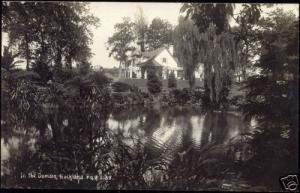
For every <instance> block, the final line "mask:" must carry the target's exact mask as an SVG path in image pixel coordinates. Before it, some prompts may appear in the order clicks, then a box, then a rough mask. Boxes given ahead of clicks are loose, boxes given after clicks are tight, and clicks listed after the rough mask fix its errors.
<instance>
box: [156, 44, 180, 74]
mask: <svg viewBox="0 0 300 193" xmlns="http://www.w3.org/2000/svg"><path fill="white" fill-rule="evenodd" d="M154 61H155V62H157V63H158V64H160V65H162V66H164V67H167V68H168V69H170V70H178V64H177V62H176V60H175V59H174V57H173V56H172V55H171V54H170V52H169V51H168V50H167V49H166V48H165V49H164V50H163V51H161V52H160V53H159V54H158V55H157V56H156V57H155V58H154Z"/></svg>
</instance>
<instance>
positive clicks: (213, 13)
mask: <svg viewBox="0 0 300 193" xmlns="http://www.w3.org/2000/svg"><path fill="white" fill-rule="evenodd" d="M233 8H234V5H233V4H216V3H209V4H201V3H185V4H184V5H183V6H182V8H181V12H186V18H189V17H190V18H191V19H192V20H193V21H194V22H195V25H196V26H197V27H198V30H199V32H200V33H201V35H200V36H199V37H200V38H199V42H200V43H199V46H200V47H199V48H200V51H199V57H200V61H201V62H202V63H204V88H205V93H206V96H207V97H208V98H209V99H210V101H211V102H212V104H213V105H214V106H215V107H217V108H218V107H220V105H222V104H223V103H226V99H227V95H228V91H229V90H228V89H229V87H230V85H231V82H232V81H231V80H232V78H233V72H234V68H235V66H236V65H237V49H236V44H235V42H234V39H233V36H232V35H230V34H229V30H230V26H229V18H230V17H231V16H233Z"/></svg>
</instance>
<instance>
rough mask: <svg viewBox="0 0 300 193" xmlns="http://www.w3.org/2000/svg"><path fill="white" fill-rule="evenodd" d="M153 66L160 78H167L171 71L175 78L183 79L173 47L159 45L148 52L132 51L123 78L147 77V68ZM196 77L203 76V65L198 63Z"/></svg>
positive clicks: (181, 69)
mask: <svg viewBox="0 0 300 193" xmlns="http://www.w3.org/2000/svg"><path fill="white" fill-rule="evenodd" d="M150 67H151V68H155V69H156V72H157V75H158V76H159V77H160V78H162V79H167V78H168V76H169V74H170V73H171V72H174V75H175V78H177V79H184V73H183V68H182V66H180V64H179V62H178V60H177V58H176V57H174V55H173V47H172V46H170V47H169V48H167V47H166V46H163V47H160V48H158V49H156V50H153V51H150V52H142V53H133V57H132V59H131V60H130V63H129V64H128V65H127V66H126V67H125V68H124V69H123V73H122V76H123V77H124V78H139V79H140V78H142V79H146V78H147V73H148V70H149V68H150ZM195 77H196V78H200V79H201V78H202V77H203V66H202V65H199V68H198V70H197V71H196V72H195Z"/></svg>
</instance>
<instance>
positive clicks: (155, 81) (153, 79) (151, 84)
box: [147, 68, 162, 95]
mask: <svg viewBox="0 0 300 193" xmlns="http://www.w3.org/2000/svg"><path fill="white" fill-rule="evenodd" d="M147 87H148V91H149V92H150V93H151V94H153V95H157V94H158V93H160V92H161V89H162V83H161V81H160V80H159V78H158V77H157V75H156V70H155V69H152V68H150V69H149V70H148V71H147Z"/></svg>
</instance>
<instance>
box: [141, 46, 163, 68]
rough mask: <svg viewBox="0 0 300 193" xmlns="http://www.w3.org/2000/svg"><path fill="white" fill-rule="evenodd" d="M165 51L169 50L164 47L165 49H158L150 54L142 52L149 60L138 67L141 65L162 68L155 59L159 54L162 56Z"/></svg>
mask: <svg viewBox="0 0 300 193" xmlns="http://www.w3.org/2000/svg"><path fill="white" fill-rule="evenodd" d="M165 49H166V50H167V51H168V49H167V48H166V47H165V46H163V47H160V48H157V49H155V50H153V51H150V52H142V53H141V55H142V56H143V57H146V58H147V60H146V61H144V62H141V63H139V64H138V65H140V66H148V65H151V66H162V65H161V64H159V63H157V62H156V61H155V60H154V58H155V57H156V56H157V55H158V54H160V53H161V52H162V51H163V50H165Z"/></svg>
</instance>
